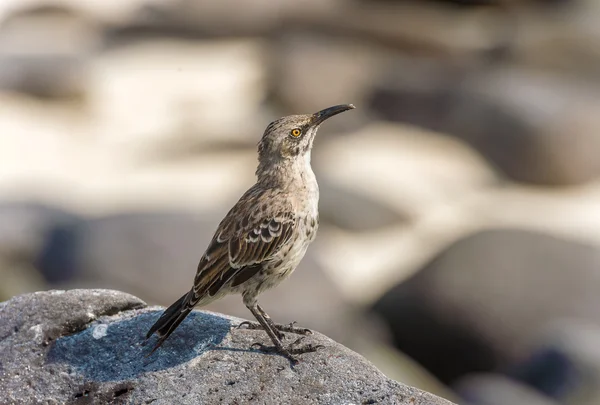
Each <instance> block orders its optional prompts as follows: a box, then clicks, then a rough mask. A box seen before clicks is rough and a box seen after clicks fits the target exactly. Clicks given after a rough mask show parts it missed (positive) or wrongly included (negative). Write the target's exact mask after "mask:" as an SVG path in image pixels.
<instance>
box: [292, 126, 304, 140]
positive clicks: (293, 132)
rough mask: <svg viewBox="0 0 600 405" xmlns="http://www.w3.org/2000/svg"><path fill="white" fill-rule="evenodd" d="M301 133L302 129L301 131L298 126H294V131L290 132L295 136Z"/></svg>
mask: <svg viewBox="0 0 600 405" xmlns="http://www.w3.org/2000/svg"><path fill="white" fill-rule="evenodd" d="M301 133H302V131H300V130H299V129H298V128H294V129H292V132H290V134H291V135H292V136H293V137H295V138H297V137H299V136H300V134H301Z"/></svg>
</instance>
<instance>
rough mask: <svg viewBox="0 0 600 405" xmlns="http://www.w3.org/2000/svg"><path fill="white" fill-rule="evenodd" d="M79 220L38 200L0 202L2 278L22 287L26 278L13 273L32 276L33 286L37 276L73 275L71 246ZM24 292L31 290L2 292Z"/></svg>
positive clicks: (67, 277)
mask: <svg viewBox="0 0 600 405" xmlns="http://www.w3.org/2000/svg"><path fill="white" fill-rule="evenodd" d="M82 221H83V219H82V218H81V217H80V216H79V215H77V214H75V213H72V212H69V211H67V210H64V209H60V208H57V207H53V206H50V205H45V204H41V203H35V202H5V203H2V204H0V262H2V263H3V265H2V266H1V267H3V268H4V270H3V272H4V271H6V272H7V273H6V274H5V275H4V276H3V279H4V280H5V281H6V282H7V283H8V280H9V279H11V280H12V284H13V285H15V286H17V285H21V286H22V287H19V288H25V287H23V286H24V285H26V284H27V282H26V281H24V282H17V280H15V277H16V275H17V274H21V275H22V276H23V277H29V278H31V283H33V284H32V285H31V287H32V288H33V287H35V288H40V280H39V277H40V276H41V277H42V278H43V280H44V281H45V282H47V283H56V282H64V281H66V280H70V279H72V278H74V277H75V276H76V274H77V271H78V270H79V268H78V266H77V264H76V261H75V256H74V254H75V252H76V250H75V249H73V246H74V244H75V243H76V242H77V237H78V236H77V230H78V227H79V226H80V225H81V223H82ZM10 269H21V271H19V272H14V271H11V270H10ZM35 272H38V273H39V276H38V275H36V274H35ZM11 274H12V276H11ZM23 283H25V284H23ZM5 286H6V284H5ZM23 292H30V290H27V291H22V290H20V291H19V290H17V291H13V293H12V294H10V291H4V292H3V293H4V294H9V296H10V295H14V294H18V293H23Z"/></svg>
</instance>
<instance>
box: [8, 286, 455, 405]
mask: <svg viewBox="0 0 600 405" xmlns="http://www.w3.org/2000/svg"><path fill="white" fill-rule="evenodd" d="M159 315H160V308H157V307H154V308H152V307H151V308H148V307H145V304H144V303H143V302H142V301H140V300H139V299H137V298H135V297H133V296H131V295H128V294H124V293H120V292H116V291H107V290H72V291H66V292H65V291H49V292H40V293H34V294H29V295H22V296H18V297H15V298H13V299H11V300H9V301H7V302H4V303H2V304H0V318H1V319H2V322H1V323H0V403H3V404H19V403H46V404H64V403H68V404H90V403H127V404H150V403H152V404H172V403H178V404H214V403H224V404H243V403H260V404H271V403H279V404H300V403H301V404H375V403H381V404H411V405H419V404H423V405H424V404H428V405H435V404H440V405H442V404H450V402H448V401H446V400H443V399H441V398H438V397H435V396H434V395H431V394H428V393H425V392H422V391H419V390H417V389H415V388H411V387H408V386H405V385H403V384H400V383H397V382H395V381H392V380H389V379H387V378H386V377H385V376H384V375H383V374H382V373H381V372H380V371H378V370H377V369H376V368H375V367H373V366H372V365H371V364H370V363H368V362H367V361H366V360H364V359H363V358H362V357H361V356H359V355H358V354H356V353H354V352H352V351H350V350H348V349H346V348H344V347H343V346H341V345H339V344H336V343H335V342H333V341H331V340H330V339H328V338H326V337H325V336H323V335H320V334H318V333H315V334H314V335H312V336H309V337H308V338H306V339H305V341H306V342H311V343H316V344H322V345H324V346H325V347H324V348H323V349H321V350H320V351H318V352H317V353H311V354H305V355H303V356H302V361H301V362H300V364H298V365H297V366H295V367H291V366H290V364H289V362H288V361H287V360H285V359H284V358H283V357H281V356H278V355H269V354H264V353H261V352H259V351H256V350H254V349H251V344H252V343H254V342H255V341H261V342H265V338H266V336H265V334H264V332H262V331H248V330H239V329H232V326H235V324H237V323H238V322H240V320H239V319H235V318H226V317H223V316H221V315H218V314H214V313H207V312H200V311H195V312H193V313H192V315H191V316H190V317H189V319H187V320H186V321H185V322H184V323H183V324H182V325H181V326H180V327H179V328H178V329H177V331H176V332H175V333H174V334H173V335H172V337H171V338H170V339H169V340H168V341H167V342H166V343H165V344H164V345H163V347H162V348H161V349H159V350H158V351H157V352H155V353H154V354H152V355H151V356H149V357H145V356H146V355H147V354H148V353H149V352H150V349H151V346H150V345H148V346H145V345H142V343H143V335H144V334H145V332H146V330H147V329H148V328H149V327H150V325H151V324H152V322H153V321H155V320H156V319H157V317H158V316H159ZM152 342H153V341H151V342H150V343H152ZM265 343H266V342H265Z"/></svg>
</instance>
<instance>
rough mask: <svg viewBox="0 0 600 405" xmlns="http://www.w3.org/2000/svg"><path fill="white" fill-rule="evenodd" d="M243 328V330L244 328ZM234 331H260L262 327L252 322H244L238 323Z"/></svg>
mask: <svg viewBox="0 0 600 405" xmlns="http://www.w3.org/2000/svg"><path fill="white" fill-rule="evenodd" d="M244 326H245V328H244ZM235 328H236V329H262V327H261V326H260V325H259V324H257V323H254V322H250V321H244V322H240V324H239V325H238V326H236V327H235Z"/></svg>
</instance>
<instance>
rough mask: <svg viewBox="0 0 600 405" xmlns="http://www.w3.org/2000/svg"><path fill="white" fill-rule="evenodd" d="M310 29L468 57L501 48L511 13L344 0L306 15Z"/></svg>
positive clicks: (411, 49)
mask: <svg viewBox="0 0 600 405" xmlns="http://www.w3.org/2000/svg"><path fill="white" fill-rule="evenodd" d="M296 19H297V20H298V21H299V22H300V23H302V24H303V25H305V26H308V27H310V28H311V29H312V30H313V31H314V30H320V31H325V32H329V33H333V34H337V35H343V36H345V37H348V38H353V39H355V38H360V39H361V40H368V41H372V42H373V43H376V44H380V45H385V46H386V47H389V48H390V50H392V49H395V50H400V51H401V52H402V53H404V54H409V55H428V56H435V57H440V58H443V59H445V60H454V61H461V63H464V62H466V63H470V62H477V61H485V60H487V59H488V58H489V56H490V55H494V54H496V53H498V51H504V50H505V48H506V47H507V42H509V41H510V40H511V39H512V32H511V31H510V29H511V28H512V24H513V19H512V17H511V16H509V15H508V14H507V13H506V12H505V11H503V10H499V9H498V8H495V7H488V8H481V9H480V8H473V9H472V8H466V7H447V6H444V5H440V4H439V3H437V4H436V3H435V2H426V1H416V2H415V1H408V2H407V1H397V2H393V1H345V2H340V7H339V8H334V7H332V8H329V9H328V10H323V12H322V13H318V14H316V15H314V16H311V18H310V19H309V18H302V16H299V17H297V18H296Z"/></svg>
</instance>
